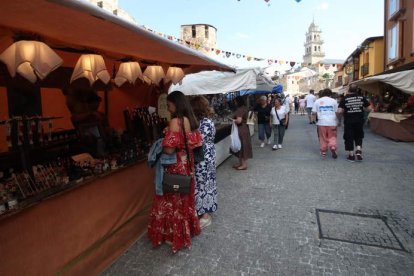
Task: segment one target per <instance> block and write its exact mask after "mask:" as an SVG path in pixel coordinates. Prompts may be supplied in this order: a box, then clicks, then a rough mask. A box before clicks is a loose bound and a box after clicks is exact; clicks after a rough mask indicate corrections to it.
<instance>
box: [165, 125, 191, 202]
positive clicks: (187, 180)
mask: <svg viewBox="0 0 414 276" xmlns="http://www.w3.org/2000/svg"><path fill="white" fill-rule="evenodd" d="M182 128H183V134H184V141H185V151H186V153H187V165H188V166H189V169H190V175H183V174H172V173H164V178H163V180H162V190H163V192H164V193H179V194H185V195H186V194H189V193H190V190H191V180H192V178H193V173H192V169H191V160H190V154H188V153H189V151H188V142H187V135H186V134H185V127H184V120H183V126H182Z"/></svg>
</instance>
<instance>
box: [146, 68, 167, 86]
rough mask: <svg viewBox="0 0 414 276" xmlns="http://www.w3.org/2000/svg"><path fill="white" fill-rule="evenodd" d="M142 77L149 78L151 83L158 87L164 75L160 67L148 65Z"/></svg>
mask: <svg viewBox="0 0 414 276" xmlns="http://www.w3.org/2000/svg"><path fill="white" fill-rule="evenodd" d="M144 76H145V77H147V78H149V79H150V80H151V82H152V83H154V84H156V85H159V84H160V81H161V80H162V79H163V78H165V73H164V69H162V67H161V66H159V65H150V66H148V67H147V68H146V69H145V71H144ZM144 80H145V79H144Z"/></svg>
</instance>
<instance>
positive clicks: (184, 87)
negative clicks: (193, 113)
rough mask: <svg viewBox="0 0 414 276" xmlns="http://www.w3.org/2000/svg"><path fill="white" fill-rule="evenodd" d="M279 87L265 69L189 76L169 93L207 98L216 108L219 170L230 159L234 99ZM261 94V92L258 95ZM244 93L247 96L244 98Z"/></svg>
mask: <svg viewBox="0 0 414 276" xmlns="http://www.w3.org/2000/svg"><path fill="white" fill-rule="evenodd" d="M274 86H275V84H274V83H273V81H272V80H271V79H269V78H268V77H266V76H265V74H264V73H263V71H262V69H260V68H250V69H238V70H237V71H236V72H235V73H231V72H217V71H206V72H201V73H196V74H189V75H187V76H185V77H184V78H183V80H182V82H180V83H179V84H176V85H171V87H170V88H169V92H172V91H175V90H179V91H181V92H183V93H184V94H185V95H187V96H196V95H204V96H205V97H206V98H207V99H208V100H209V102H210V105H211V106H212V107H213V108H214V111H215V116H214V118H213V121H214V123H215V127H216V132H217V133H216V140H215V143H216V154H217V162H216V165H217V166H219V165H220V164H221V163H222V162H224V161H225V160H226V159H227V158H228V157H229V156H230V153H229V148H230V141H231V140H230V133H231V122H232V121H231V120H229V119H228V118H229V117H230V116H231V114H232V113H233V111H234V106H232V99H233V98H234V97H235V95H236V94H235V93H232V92H235V91H238V92H240V93H239V94H240V95H242V96H243V95H246V96H247V95H253V94H255V93H264V92H267V93H270V92H271V91H272V88H273V87H274ZM256 91H258V92H256ZM242 93H243V94H242ZM249 128H250V134H251V135H253V134H254V126H253V125H249Z"/></svg>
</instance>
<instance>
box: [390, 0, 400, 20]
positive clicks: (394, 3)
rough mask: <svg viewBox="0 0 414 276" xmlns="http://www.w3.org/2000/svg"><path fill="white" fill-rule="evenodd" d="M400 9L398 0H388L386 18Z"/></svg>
mask: <svg viewBox="0 0 414 276" xmlns="http://www.w3.org/2000/svg"><path fill="white" fill-rule="evenodd" d="M399 10H400V0H388V18H390V17H392V16H393V15H394V14H396V13H397V12H398V11H399Z"/></svg>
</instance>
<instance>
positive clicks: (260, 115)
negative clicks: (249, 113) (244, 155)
mask: <svg viewBox="0 0 414 276" xmlns="http://www.w3.org/2000/svg"><path fill="white" fill-rule="evenodd" d="M271 110H272V107H271V106H270V105H269V104H268V103H267V97H266V96H261V97H260V101H259V103H258V104H257V105H256V106H255V107H254V112H256V113H257V124H258V125H259V140H260V141H261V142H262V143H261V145H260V147H262V148H263V147H264V146H265V134H266V138H267V143H268V144H269V143H270V142H271V141H270V136H271V135H272V129H271V128H270V125H269V122H270V111H271Z"/></svg>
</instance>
